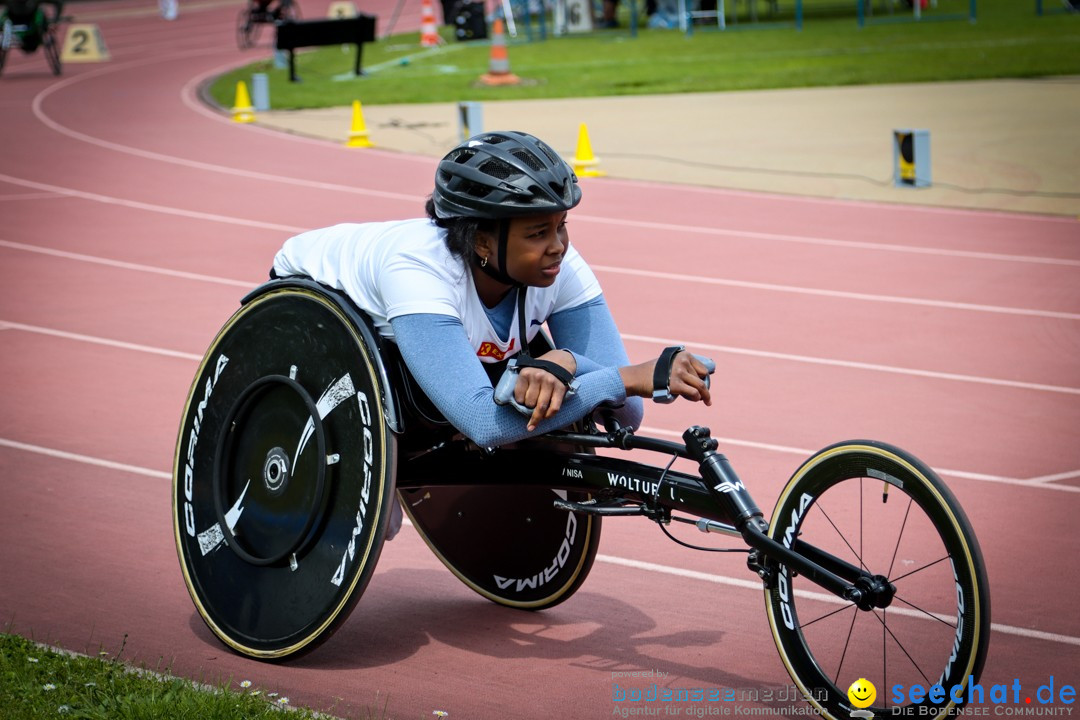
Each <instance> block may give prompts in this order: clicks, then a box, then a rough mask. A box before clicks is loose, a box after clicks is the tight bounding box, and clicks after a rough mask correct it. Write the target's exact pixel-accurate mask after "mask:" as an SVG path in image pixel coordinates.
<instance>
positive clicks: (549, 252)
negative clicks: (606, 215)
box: [477, 212, 570, 287]
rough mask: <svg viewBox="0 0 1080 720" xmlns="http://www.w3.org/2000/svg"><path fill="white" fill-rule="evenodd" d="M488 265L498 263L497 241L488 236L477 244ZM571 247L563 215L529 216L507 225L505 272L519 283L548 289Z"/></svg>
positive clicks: (564, 214)
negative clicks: (508, 231) (508, 232)
mask: <svg viewBox="0 0 1080 720" xmlns="http://www.w3.org/2000/svg"><path fill="white" fill-rule="evenodd" d="M477 247H478V249H480V250H481V254H483V252H484V251H486V252H487V257H488V262H492V263H496V264H497V263H498V238H497V237H494V236H490V235H487V236H485V237H484V238H482V239H480V240H479V242H478V244H477ZM569 247H570V236H569V234H568V233H567V231H566V213H565V212H560V213H551V214H545V215H529V216H527V217H519V218H514V219H513V220H511V221H510V234H509V236H508V237H507V241H506V268H505V270H506V272H507V274H509V275H510V277H512V278H514V279H515V280H517V281H518V282H522V283H525V284H526V285H530V286H533V287H548V286H550V285H552V284H553V283H554V282H555V278H556V277H558V275H559V270H560V266H561V264H562V259H563V256H564V255H566V251H567V249H568V248H569Z"/></svg>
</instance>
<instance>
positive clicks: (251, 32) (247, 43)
mask: <svg viewBox="0 0 1080 720" xmlns="http://www.w3.org/2000/svg"><path fill="white" fill-rule="evenodd" d="M251 12H252V11H251V8H250V7H246V8H244V9H243V10H241V11H240V15H239V17H238V18H237V19H236V45H237V47H239V48H240V49H241V50H247V49H248V48H250V47H252V46H254V45H255V40H256V39H257V37H258V32H259V27H258V24H257V23H256V22H255V21H254V20H252V19H251Z"/></svg>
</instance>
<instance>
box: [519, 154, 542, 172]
mask: <svg viewBox="0 0 1080 720" xmlns="http://www.w3.org/2000/svg"><path fill="white" fill-rule="evenodd" d="M511 154H512V155H513V156H514V157H516V158H517V159H518V160H520V161H521V162H523V163H525V164H526V165H528V166H529V168H530V169H532V170H543V169H544V163H543V162H541V161H540V158H538V157H536V156H535V155H533V154H532V153H531V152H529V151H528V150H514V151H512V153H511Z"/></svg>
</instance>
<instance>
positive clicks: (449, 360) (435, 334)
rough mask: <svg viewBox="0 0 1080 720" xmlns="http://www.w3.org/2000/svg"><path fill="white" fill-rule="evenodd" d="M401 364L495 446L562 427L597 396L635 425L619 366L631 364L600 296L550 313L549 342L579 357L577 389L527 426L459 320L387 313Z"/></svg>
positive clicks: (469, 432)
mask: <svg viewBox="0 0 1080 720" xmlns="http://www.w3.org/2000/svg"><path fill="white" fill-rule="evenodd" d="M390 324H391V326H392V327H393V330H394V337H395V340H396V342H397V345H398V348H399V350H400V351H401V356H402V358H403V359H404V360H405V364H406V365H407V366H408V367H409V370H410V372H412V374H413V377H415V378H416V381H417V383H418V384H419V385H420V388H421V389H422V390H423V391H424V393H425V394H426V395H427V396H428V398H429V399H430V400H431V401H432V402H433V403H434V404H435V407H437V408H439V410H440V411H441V412H442V414H443V416H444V417H446V419H447V420H448V421H450V424H451V425H453V426H454V427H455V428H457V429H458V430H459V431H460V432H461V433H463V434H464V435H465V436H466V437H468V438H469V439H470V440H472V441H473V442H475V443H476V444H477V445H480V446H481V447H498V446H499V445H505V444H507V443H512V442H516V441H518V440H522V439H524V438H527V437H531V436H534V435H539V434H543V433H545V432H548V431H550V430H555V429H558V428H562V427H566V426H567V425H569V424H571V423H573V422H575V421H577V420H580V419H581V418H583V417H585V416H586V415H588V414H589V413H590V412H592V411H593V410H594V409H596V407H597V406H599V405H600V404H601V403H605V402H606V403H610V404H612V405H616V406H621V407H617V408H616V409H615V411H614V413H615V417H616V419H617V420H618V421H619V423H620V424H621V425H623V426H626V427H633V428H637V427H638V425H640V424H641V419H642V416H643V413H644V407H643V403H642V400H641V398H637V397H630V398H628V397H626V389H625V388H624V387H623V383H622V378H621V377H620V375H619V371H618V369H619V368H620V367H623V366H625V365H628V364H629V360H628V358H627V355H626V349H625V348H624V347H623V344H622V339H621V338H620V337H619V332H618V329H617V328H616V327H615V322H614V320H612V317H611V313H610V311H609V310H608V306H607V303H606V302H604V299H603V297H602V296H601V297H599V298H597V299H595V300H593V301H590V302H587V303H584V304H583V305H579V306H577V307H574V308H570V309H567V310H563V311H560V312H557V313H555V314H554V315H552V316H551V317H550V318H549V319H548V328H549V329H550V331H551V339H552V340H553V341H554V343H555V347H557V348H559V349H564V350H569V351H570V352H571V353H573V355H574V359H575V360H576V361H577V379H578V382H579V384H578V390H577V392H576V393H575V394H574V395H568V396H566V397H565V398H564V399H563V405H562V408H560V410H559V412H558V413H556V415H555V416H554V417H552V418H548V419H547V420H543V421H541V422H540V423H539V425H538V426H537V428H536V430H534V431H533V432H531V433H530V432H529V431H528V430H527V429H526V426H527V418H526V417H525V416H523V415H521V414H520V413H518V412H517V411H516V410H514V409H513V408H511V407H509V406H500V405H496V404H495V401H494V400H493V399H492V392H493V388H492V385H491V382H490V380H488V377H487V374H486V373H485V372H484V369H483V368H482V367H481V366H480V363H479V362H478V361H477V358H476V352H475V350H474V349H473V347H472V346H471V344H470V343H469V341H468V338H467V337H466V335H465V329H464V328H463V327H462V324H461V321H460V320H458V319H457V318H453V317H450V316H448V315H434V314H416V315H402V316H399V317H396V318H394V319H393V320H391V321H390Z"/></svg>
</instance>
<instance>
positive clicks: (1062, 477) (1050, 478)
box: [1028, 470, 1080, 490]
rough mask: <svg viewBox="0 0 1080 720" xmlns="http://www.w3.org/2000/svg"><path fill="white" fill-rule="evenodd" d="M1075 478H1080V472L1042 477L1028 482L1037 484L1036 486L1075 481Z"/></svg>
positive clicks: (1074, 471) (1073, 471)
mask: <svg viewBox="0 0 1080 720" xmlns="http://www.w3.org/2000/svg"><path fill="white" fill-rule="evenodd" d="M1075 478H1080V470H1072V471H1070V472H1063V473H1058V474H1056V475H1040V476H1039V477H1033V478H1031V479H1030V480H1028V482H1029V483H1036V484H1039V483H1052V482H1057V481H1058V480H1073V479H1075ZM1062 487H1066V486H1062ZM1075 489H1076V490H1080V488H1075Z"/></svg>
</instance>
